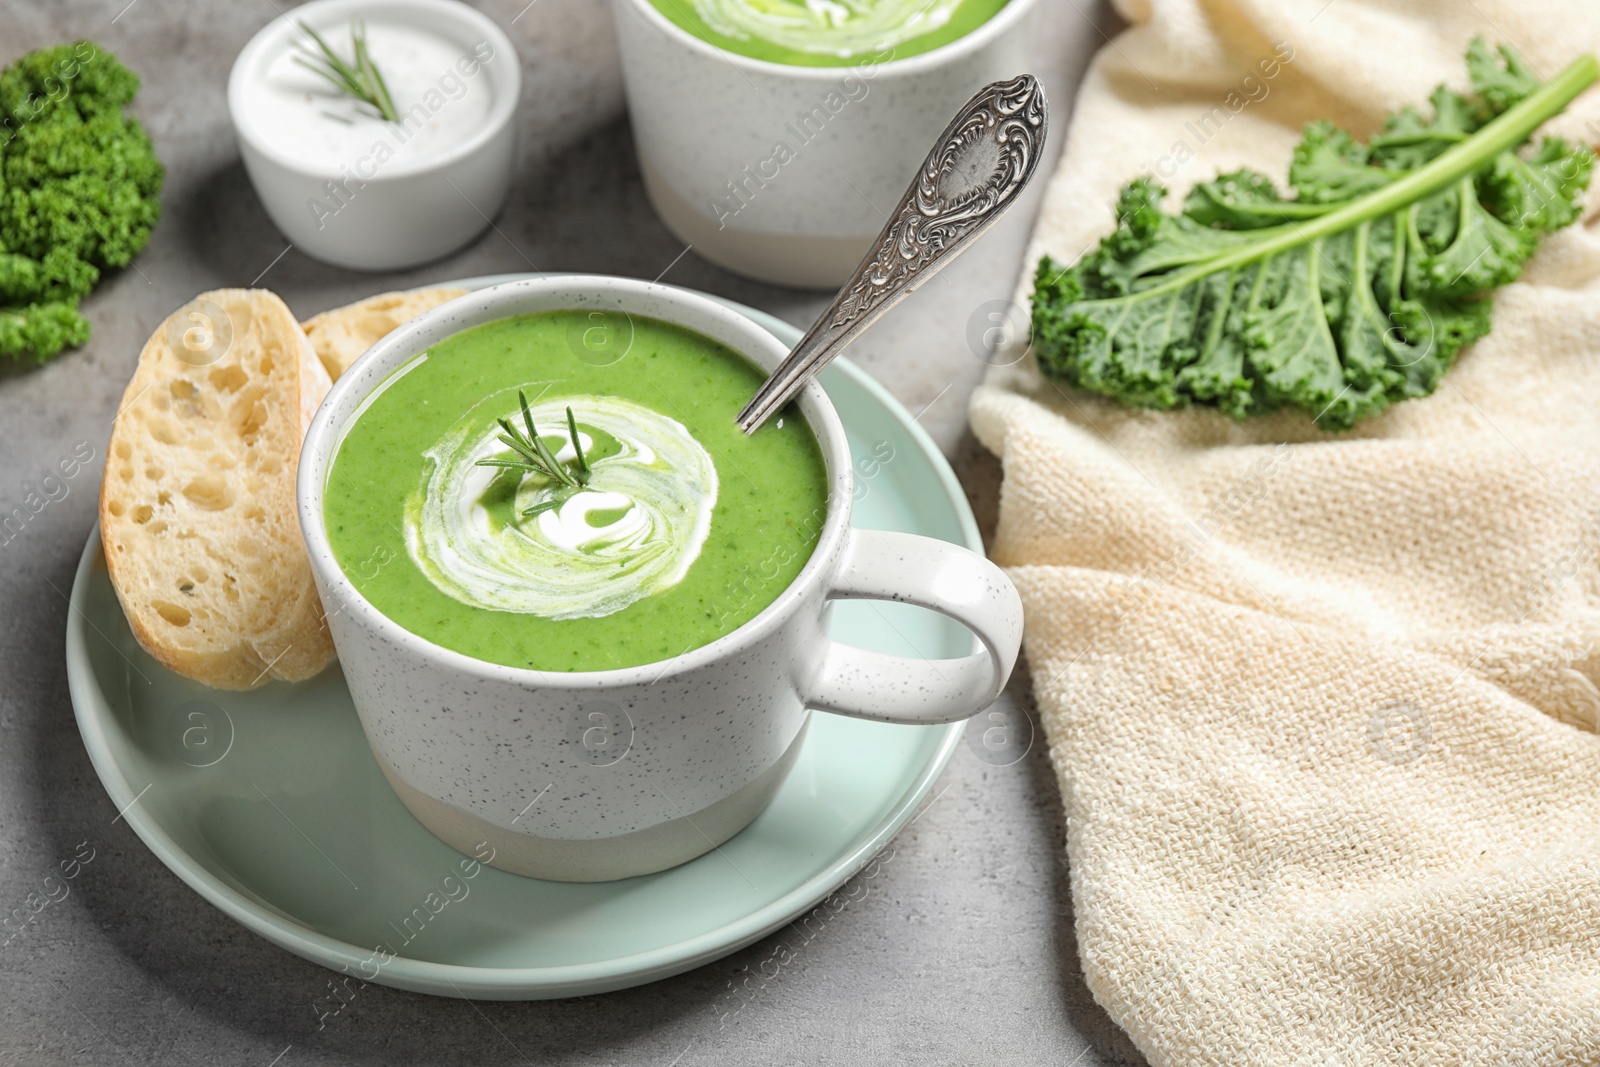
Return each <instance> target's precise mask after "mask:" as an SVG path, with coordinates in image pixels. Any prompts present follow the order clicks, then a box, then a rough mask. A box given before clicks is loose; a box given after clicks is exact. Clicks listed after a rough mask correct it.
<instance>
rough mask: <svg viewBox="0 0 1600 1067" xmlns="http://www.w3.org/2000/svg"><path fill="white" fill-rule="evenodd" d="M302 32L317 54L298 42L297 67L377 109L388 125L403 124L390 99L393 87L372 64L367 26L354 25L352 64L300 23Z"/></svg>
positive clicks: (353, 21) (304, 24)
mask: <svg viewBox="0 0 1600 1067" xmlns="http://www.w3.org/2000/svg"><path fill="white" fill-rule="evenodd" d="M300 31H301V32H302V33H304V34H305V35H306V36H307V37H309V38H311V40H312V41H313V42H314V43H315V44H316V46H317V47H316V50H315V51H313V50H312V49H311V48H310V46H308V45H307V44H306V43H305V42H304V41H298V42H296V45H297V47H298V48H299V49H300V51H299V52H298V53H297V54H296V55H295V57H294V59H295V62H296V63H299V64H300V65H301V66H302V67H305V68H306V69H307V70H309V71H312V72H314V73H316V74H320V75H322V76H323V77H324V78H326V79H328V81H330V82H332V83H333V87H334V88H335V89H337V90H339V91H340V92H342V93H346V94H348V95H349V96H353V97H355V98H356V99H357V100H359V101H361V102H362V103H364V104H370V105H371V106H372V107H374V108H376V109H377V111H378V114H379V115H381V116H383V119H384V121H385V122H399V121H400V113H399V112H398V111H396V110H395V106H394V98H393V97H391V96H390V95H389V86H388V85H387V84H385V82H384V80H383V75H382V74H381V73H379V71H378V64H376V63H374V62H373V61H372V53H371V52H369V51H368V50H367V26H366V23H364V22H362V21H361V20H360V19H352V20H351V21H350V47H351V49H352V50H353V51H354V52H355V59H354V61H352V62H346V61H345V59H344V57H343V56H341V55H339V53H337V52H335V51H334V50H333V48H332V47H331V46H330V45H329V44H328V42H327V41H324V40H323V39H322V36H321V35H320V34H319V33H317V31H316V30H314V29H312V28H311V27H310V26H308V25H306V23H304V22H301V23H300Z"/></svg>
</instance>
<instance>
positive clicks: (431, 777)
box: [299, 276, 1022, 881]
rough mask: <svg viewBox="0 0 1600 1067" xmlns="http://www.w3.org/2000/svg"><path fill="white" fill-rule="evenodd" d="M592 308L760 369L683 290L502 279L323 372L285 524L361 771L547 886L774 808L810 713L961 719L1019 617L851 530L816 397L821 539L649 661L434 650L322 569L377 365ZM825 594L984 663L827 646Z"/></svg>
mask: <svg viewBox="0 0 1600 1067" xmlns="http://www.w3.org/2000/svg"><path fill="white" fill-rule="evenodd" d="M562 309H595V310H604V311H613V312H624V313H626V314H629V315H642V316H648V317H651V318H656V319H663V320H666V321H668V322H672V323H676V324H678V325H680V326H684V327H687V328H688V329H691V330H695V331H697V332H699V333H701V334H703V335H705V336H707V337H710V338H712V339H713V340H716V341H719V342H721V343H722V344H724V345H727V346H728V347H730V348H732V349H734V350H735V351H737V352H740V353H743V354H744V355H745V356H746V357H748V358H749V359H751V360H753V361H755V362H756V363H758V364H759V365H760V366H762V367H764V368H767V369H771V368H772V367H774V366H776V365H777V364H778V362H779V361H780V360H782V359H783V357H784V356H785V355H786V351H785V349H784V347H783V345H782V344H781V343H780V342H779V341H778V340H777V339H775V338H774V337H773V336H772V335H771V334H769V333H767V332H766V331H765V330H764V329H762V328H761V327H760V326H758V325H756V324H755V323H754V322H752V321H751V320H749V319H747V318H745V317H744V316H742V315H740V314H738V313H737V312H735V311H732V310H730V309H728V308H726V307H724V306H722V305H721V304H718V303H716V302H715V301H713V300H711V299H709V298H707V297H703V296H700V295H698V294H694V293H689V292H685V291H683V290H679V289H673V288H670V287H667V286H662V285H653V284H648V283H645V282H639V281H632V280H626V279H620V278H603V277H588V276H565V277H552V278H541V279H535V280H529V281H519V282H512V283H508V284H505V285H497V286H494V287H492V288H488V289H483V290H480V291H478V292H476V293H472V294H470V295H468V296H465V297H462V298H460V299H458V300H453V301H451V302H450V303H448V304H445V305H442V306H441V307H439V308H437V309H435V310H434V311H432V312H429V313H428V314H426V315H424V316H422V317H421V318H419V319H416V320H413V321H412V322H410V323H407V324H406V325H404V326H402V327H401V328H400V329H398V330H396V331H395V332H394V333H392V334H390V335H389V336H388V337H386V338H384V339H383V340H382V341H380V342H378V344H376V345H375V346H373V348H372V349H371V350H370V351H368V352H367V353H366V355H364V356H362V357H361V359H360V360H359V361H357V362H356V364H355V365H354V366H353V367H351V369H350V370H349V371H347V372H346V373H345V375H344V376H343V377H342V378H340V379H339V382H338V384H337V385H336V386H335V387H334V389H333V392H331V393H330V394H329V395H328V398H327V400H326V401H325V402H324V403H323V405H322V408H321V410H320V411H319V412H318V413H317V416H316V419H315V421H314V422H313V423H312V425H311V429H310V431H309V432H308V434H307V436H306V442H305V448H304V450H303V452H302V453H301V458H300V472H299V504H300V524H301V528H302V530H303V531H304V533H305V540H306V547H307V549H308V550H309V552H310V555H311V564H312V569H313V572H314V573H315V575H316V580H317V586H318V589H319V591H320V592H321V594H322V601H323V604H324V605H326V607H327V611H328V623H329V625H330V627H331V628H332V630H333V639H334V643H335V645H337V646H338V650H339V660H340V663H341V664H342V666H343V668H344V675H345V680H346V682H348V683H349V686H350V695H351V697H352V698H353V699H354V701H355V705H356V710H357V711H358V712H359V714H360V716H361V723H362V726H363V728H364V729H365V730H366V734H367V739H368V741H369V742H370V743H371V745H372V750H373V752H374V754H375V755H376V756H377V759H378V763H379V765H380V766H381V767H382V768H383V771H384V773H385V774H386V775H387V776H388V778H389V781H390V783H391V784H392V785H393V786H394V789H395V792H396V793H398V794H399V796H400V799H401V800H402V801H404V802H405V805H406V807H407V808H409V809H410V810H411V812H412V814H414V815H415V816H416V817H417V818H418V819H419V820H420V821H421V822H422V823H423V825H425V826H426V827H428V829H430V830H432V831H433V832H434V833H435V834H436V835H437V836H439V837H440V838H442V839H443V840H444V841H445V842H447V843H448V844H451V845H453V846H455V847H456V848H458V849H460V850H462V851H464V852H469V853H470V852H472V851H473V850H474V849H475V848H477V847H478V846H480V845H481V844H482V843H483V842H485V841H487V842H488V843H489V844H490V845H491V846H492V847H493V849H494V859H493V861H492V862H493V863H494V865H495V866H498V867H502V868H504V869H506V870H510V871H515V872H517V873H519V874H527V875H533V876H535V877H540V878H555V879H561V880H565V881H601V880H606V879H612V878H624V877H628V876H630V875H637V874H647V873H649V872H651V871H657V870H662V869H664V868H666V867H671V866H674V865H676V864H679V863H683V862H684V861H686V860H689V859H692V858H694V857H695V856H698V855H700V854H702V853H704V852H707V851H710V850H711V849H712V848H714V847H715V846H717V845H719V844H721V843H722V842H723V841H726V840H727V839H728V838H730V837H732V836H733V835H734V834H735V833H737V832H738V831H739V830H741V829H743V828H744V826H745V825H746V824H748V823H749V822H750V821H751V820H752V819H754V818H755V817H756V815H758V814H759V813H760V812H761V810H762V809H763V808H764V807H765V806H766V805H767V802H768V801H770V800H771V799H772V796H773V794H774V793H775V792H776V791H777V788H778V786H779V784H781V782H782V781H783V778H784V776H785V774H787V773H788V770H789V767H790V765H791V764H792V763H793V762H794V760H795V758H796V756H797V754H798V753H799V750H800V745H801V742H802V740H803V739H804V736H805V728H806V723H807V721H808V717H809V714H810V711H811V709H820V710H823V711H831V712H837V713H840V714H844V715H854V716H859V717H862V718H868V719H877V720H880V721H884V722H898V723H915V724H932V723H946V722H954V721H957V720H959V719H964V718H967V717H969V716H971V715H973V714H975V713H977V712H978V711H980V710H982V709H983V708H985V707H987V706H988V705H989V704H990V703H991V702H992V701H993V700H994V698H995V697H996V696H997V695H998V694H999V692H1000V689H1001V687H1002V686H1004V685H1005V682H1006V679H1007V677H1008V676H1009V675H1010V673H1011V668H1012V666H1013V665H1014V663H1015V662H1016V657H1017V651H1018V646H1019V644H1020V642H1021V637H1022V604H1021V600H1020V599H1019V598H1018V596H1017V592H1016V589H1015V588H1014V587H1013V586H1012V584H1011V582H1010V580H1009V579H1008V578H1007V577H1006V576H1005V574H1004V572H1002V571H1001V570H1000V569H999V568H998V567H996V566H995V565H994V564H992V563H990V562H989V561H988V560H986V559H984V558H983V557H982V556H980V555H978V554H976V553H974V552H970V551H968V550H967V549H964V548H960V547H957V546H955V545H951V544H948V543H946V542H944V541H938V540H934V539H931V538H926V537H917V536H914V535H911V534H899V533H879V532H868V531H862V530H853V529H851V527H850V507H851V501H852V497H853V484H852V471H851V462H850V451H849V446H848V444H847V442H846V439H845V432H844V427H843V426H842V425H841V423H840V421H839V416H838V414H837V413H836V412H835V411H834V409H833V405H832V404H830V403H829V401H828V398H827V395H826V394H825V393H824V392H823V391H822V387H821V386H819V385H817V384H816V383H815V382H812V383H811V384H810V385H808V386H807V387H806V390H805V392H803V393H802V394H801V396H800V400H799V410H800V412H801V413H802V414H803V415H804V417H805V419H806V420H807V422H808V424H809V425H810V426H811V428H812V430H813V432H814V433H815V434H816V437H817V441H818V443H819V444H820V446H821V450H822V453H823V456H824V459H825V461H826V464H827V471H828V475H827V476H828V493H829V495H828V505H827V514H826V517H825V518H824V520H823V524H822V531H821V538H820V540H819V542H818V544H817V547H816V549H815V550H814V552H813V553H812V556H811V559H810V561H809V562H808V563H807V564H806V566H805V568H804V569H803V570H802V571H801V573H800V574H799V576H798V577H797V578H796V579H795V580H794V582H793V583H791V584H790V586H789V587H788V588H787V589H785V590H784V591H783V592H782V593H780V594H779V595H778V597H777V599H776V600H775V601H773V603H772V604H770V605H769V606H768V607H767V608H766V609H765V610H764V611H762V612H761V613H760V614H759V615H757V616H756V617H755V618H754V619H752V620H751V621H749V622H747V623H745V624H744V625H743V626H741V627H739V628H738V629H737V630H735V631H734V632H732V633H730V634H727V635H725V636H723V637H721V638H719V639H717V640H716V641H713V642H712V643H710V644H708V645H705V646H702V647H700V648H697V649H694V650H693V651H690V652H687V653H684V654H683V655H680V656H677V657H674V658H673V659H670V660H667V661H665V662H662V663H654V664H650V665H648V666H643V667H630V668H627V669H623V670H609V671H592V672H573V673H565V672H550V671H536V670H526V669H519V668H514V667H506V666H500V665H497V664H493V663H487V662H484V661H481V660H477V659H473V658H471V657H469V656H465V655H462V654H461V653H459V652H453V651H451V650H449V649H445V648H441V647H440V646H438V645H435V644H433V643H432V642H430V641H427V640H425V639H424V638H421V637H418V636H417V635H416V634H413V633H411V632H409V631H407V630H405V629H403V628H401V627H400V626H399V625H398V624H397V623H395V622H393V621H391V620H390V619H389V618H387V617H386V616H384V615H383V614H381V613H380V612H379V611H378V610H377V609H376V608H374V607H373V606H372V605H371V604H370V603H369V602H368V601H367V600H366V599H365V598H364V597H363V596H362V595H361V593H360V592H359V591H358V590H357V589H356V587H355V585H354V584H353V583H352V582H351V580H350V579H349V577H347V576H346V575H345V573H344V572H343V571H342V570H341V569H340V566H339V564H338V563H337V562H336V561H335V559H334V555H333V552H332V550H331V548H330V546H329V543H328V535H327V531H326V529H325V527H324V522H323V487H324V484H325V482H326V479H327V474H328V469H329V467H330V465H331V462H332V459H333V456H334V452H335V450H336V448H337V446H338V442H339V440H340V438H341V436H342V435H343V433H344V430H345V428H346V427H347V426H348V425H349V424H350V423H351V421H352V420H353V419H354V418H356V417H357V416H359V414H360V412H361V409H362V406H363V403H364V402H365V401H366V399H367V398H368V397H369V396H370V395H371V394H372V392H373V390H374V389H375V388H376V387H377V386H378V385H380V384H381V383H382V382H383V381H384V379H385V378H387V377H388V376H389V375H390V374H391V373H392V372H393V371H395V370H396V369H397V368H399V367H400V366H401V365H403V364H404V363H406V362H407V361H408V360H410V359H412V358H413V357H415V356H417V355H418V354H419V353H421V352H423V351H424V350H426V349H427V348H428V347H429V346H430V345H433V344H435V343H436V342H438V341H441V340H443V339H444V338H446V337H449V336H450V335H452V334H455V333H457V332H459V331H461V330H464V329H467V328H468V327H471V326H476V325H479V324H481V323H485V322H490V321H492V320H495V319H500V318H504V317H506V316H509V315H521V314H529V313H533V312H539V311H554V310H562ZM838 598H858V599H876V600H896V601H904V602H907V603H911V604H917V605H920V606H922V607H926V608H931V609H933V610H935V611H938V612H941V613H943V614H945V615H948V616H950V617H951V618H954V619H956V620H957V621H959V622H961V623H963V624H964V625H966V626H967V627H968V628H969V629H971V630H972V632H973V633H974V634H975V635H976V636H977V638H978V641H979V643H980V644H981V645H982V646H983V648H984V651H983V652H981V653H977V654H974V655H971V656H968V657H965V658H961V659H953V660H939V661H934V662H930V661H927V660H913V659H902V658H899V657H894V656H885V655H882V654H879V653H874V652H866V651H863V650H860V649H855V648H850V647H847V646H844V645H840V644H836V643H834V642H833V641H831V640H829V639H828V637H827V634H826V631H825V623H826V619H827V607H828V604H829V602H830V601H832V600H834V599H838Z"/></svg>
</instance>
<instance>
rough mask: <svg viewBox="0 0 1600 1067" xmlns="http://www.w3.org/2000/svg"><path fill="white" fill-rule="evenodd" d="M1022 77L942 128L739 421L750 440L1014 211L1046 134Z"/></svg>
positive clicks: (1040, 108)
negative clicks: (826, 303)
mask: <svg viewBox="0 0 1600 1067" xmlns="http://www.w3.org/2000/svg"><path fill="white" fill-rule="evenodd" d="M1047 111H1048V109H1047V108H1046V105H1045V98H1044V91H1043V89H1041V88H1040V86H1039V82H1038V80H1037V79H1036V78H1034V77H1033V76H1032V75H1031V74H1024V75H1022V76H1021V77H1020V78H1014V79H1012V80H1011V81H1004V82H995V83H994V84H993V85H989V86H985V87H984V88H983V89H981V90H979V92H978V95H976V96H974V97H973V98H972V99H971V100H969V101H967V103H966V105H965V106H964V107H962V109H961V110H960V112H958V113H957V114H956V117H955V118H954V119H952V120H951V121H950V125H949V126H947V127H946V128H945V131H944V133H943V135H941V136H940V138H939V140H938V142H937V143H936V144H935V145H934V148H933V151H932V152H930V153H929V154H928V158H927V160H926V161H925V162H924V163H923V164H922V169H921V170H920V171H918V173H917V179H916V181H915V182H913V183H912V185H911V188H909V189H907V190H906V195H905V196H904V197H903V198H901V200H900V203H899V205H898V206H897V207H896V208H895V210H894V214H893V215H892V216H891V217H890V219H889V223H888V225H887V226H885V227H884V228H883V232H882V233H881V234H879V235H878V240H877V241H876V243H874V245H873V247H872V251H870V252H869V253H867V258H866V259H864V260H863V261H862V263H861V266H859V267H857V268H856V272H855V273H854V274H853V275H851V277H850V280H849V281H847V282H845V284H844V288H843V289H841V290H839V295H838V296H837V297H836V298H835V299H834V301H833V304H832V305H831V306H830V307H829V308H828V310H827V311H825V312H823V313H822V317H821V318H819V319H818V320H817V322H816V325H814V326H812V327H811V330H810V332H808V333H807V334H806V335H805V336H804V337H802V338H801V339H800V343H799V344H797V345H796V346H795V347H794V351H792V352H790V353H789V358H787V359H785V360H784V361H783V363H781V364H780V365H779V366H778V369H777V370H775V371H773V372H772V375H771V376H770V377H769V378H768V379H767V380H766V382H765V384H763V385H762V386H761V388H760V389H759V390H758V391H757V392H756V395H755V396H754V397H752V398H751V400H750V403H748V404H746V405H745V408H744V410H743V411H741V412H739V416H738V420H737V421H738V424H739V428H740V429H741V430H743V431H744V432H745V433H747V434H751V433H755V432H756V430H757V429H758V428H759V427H760V426H761V424H762V423H764V422H766V421H767V419H768V418H769V417H770V416H771V415H772V413H773V412H775V411H777V410H778V409H779V408H781V407H783V405H784V404H786V403H788V402H789V401H790V400H791V399H793V398H794V396H795V394H797V393H798V392H800V390H801V388H803V387H804V386H805V384H806V382H808V381H809V380H810V379H811V377H812V376H813V375H815V374H816V373H817V372H818V371H820V370H821V369H822V368H823V367H825V366H827V365H828V363H829V361H831V360H832V359H833V357H834V356H837V355H838V354H839V352H840V351H841V350H843V349H844V347H845V346H846V345H848V344H850V342H851V341H854V340H855V339H856V338H857V337H859V336H860V335H861V333H862V332H863V331H865V330H866V329H867V327H869V326H871V325H872V324H873V323H874V322H876V321H877V320H878V319H879V317H880V316H882V315H883V313H884V312H886V311H888V310H889V309H890V308H892V307H894V306H895V305H896V304H898V303H899V302H900V301H901V300H903V299H905V298H906V297H907V296H909V295H910V294H911V292H912V291H913V290H915V289H916V288H917V287H918V286H919V285H921V284H922V282H923V281H924V280H925V279H927V278H929V277H931V276H932V275H933V274H934V273H935V272H937V271H938V270H939V269H940V268H942V267H943V266H944V265H945V264H946V263H949V262H950V261H951V260H952V259H954V258H955V257H956V256H958V255H960V254H961V253H962V252H964V251H966V250H967V248H968V247H969V246H970V245H971V244H972V242H973V241H975V240H976V239H977V238H978V237H979V236H981V235H982V234H983V232H984V231H985V230H987V229H988V228H989V227H990V226H993V225H994V224H995V223H996V222H998V221H1000V216H1002V215H1004V214H1005V213H1006V211H1007V210H1008V209H1009V208H1010V207H1011V205H1012V204H1014V203H1015V202H1016V199H1017V195H1018V194H1019V193H1021V192H1022V189H1023V187H1024V186H1026V185H1027V184H1028V180H1029V179H1030V178H1032V177H1033V172H1034V170H1035V169H1036V168H1037V167H1038V165H1039V156H1040V154H1041V150H1042V149H1043V147H1044V140H1045V135H1046V132H1047V130H1048V126H1049V123H1048V116H1047Z"/></svg>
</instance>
